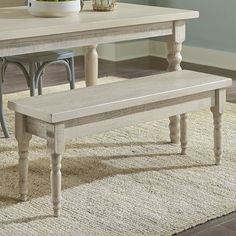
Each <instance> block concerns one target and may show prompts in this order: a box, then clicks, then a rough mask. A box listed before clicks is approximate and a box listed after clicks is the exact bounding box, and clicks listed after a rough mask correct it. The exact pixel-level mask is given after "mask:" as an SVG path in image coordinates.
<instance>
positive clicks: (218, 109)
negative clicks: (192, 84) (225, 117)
mask: <svg viewBox="0 0 236 236" xmlns="http://www.w3.org/2000/svg"><path fill="white" fill-rule="evenodd" d="M225 101H226V91H225V90H224V89H222V90H216V98H215V106H214V107H212V108H211V111H212V114H213V120H214V122H213V123H214V153H215V160H216V165H219V164H220V160H221V157H222V131H221V126H222V114H223V112H224V105H225Z"/></svg>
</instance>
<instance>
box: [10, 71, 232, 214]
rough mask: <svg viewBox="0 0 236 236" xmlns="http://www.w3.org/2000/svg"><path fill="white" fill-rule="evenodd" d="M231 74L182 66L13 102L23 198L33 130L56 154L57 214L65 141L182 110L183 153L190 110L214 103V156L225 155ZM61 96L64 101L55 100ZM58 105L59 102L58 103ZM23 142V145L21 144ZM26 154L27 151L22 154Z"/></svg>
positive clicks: (53, 156)
mask: <svg viewBox="0 0 236 236" xmlns="http://www.w3.org/2000/svg"><path fill="white" fill-rule="evenodd" d="M231 84H232V81H231V79H228V78H222V77H219V76H214V75H208V74H203V73H197V72H192V71H177V72H169V73H167V74H161V75H154V76H149V77H143V78H139V79H135V80H127V81H121V82H116V83H111V84H105V85H100V86H93V87H89V88H86V89H77V90H74V91H69V92H60V93H56V94H49V95H44V96H39V97H30V98H25V99H21V100H18V101H10V102H9V103H8V104H9V108H10V109H12V110H14V111H15V112H16V118H17V122H16V132H17V133H16V137H17V140H18V142H19V143H20V145H19V148H20V157H21V158H20V160H21V176H22V178H21V179H23V181H21V182H20V185H21V186H20V189H21V196H23V197H22V199H23V200H24V199H26V197H27V192H28V191H27V187H26V184H27V162H26V161H25V159H27V157H28V143H29V138H30V137H31V135H32V134H33V135H36V136H39V137H42V138H45V139H46V140H47V147H48V151H49V153H50V155H51V186H52V187H51V188H52V202H53V209H54V216H58V215H59V213H60V208H61V170H60V169H61V158H62V154H63V152H64V148H65V140H67V139H71V138H75V137H82V136H85V135H90V134H96V133H99V132H104V131H107V130H110V129H115V128H119V127H123V126H128V125H134V124H137V123H139V122H145V121H152V120H157V119H160V118H163V117H168V116H174V115H176V114H182V115H181V122H180V124H181V138H180V140H181V148H182V151H181V153H182V154H185V153H186V148H187V131H186V129H187V124H186V115H185V113H186V112H189V111H193V110H199V109H202V108H207V107H211V108H212V111H213V114H214V124H215V128H214V137H215V138H214V140H215V149H214V150H215V158H216V163H217V164H218V163H219V161H220V158H221V153H222V150H221V130H220V129H221V119H220V118H221V114H222V112H223V106H224V102H225V99H226V97H225V88H226V87H228V86H231ZM56 101H60V103H56ZM55 104H57V105H55ZM22 143H23V144H24V145H22ZM22 154H27V155H23V156H22Z"/></svg>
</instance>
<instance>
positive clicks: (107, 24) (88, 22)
mask: <svg viewBox="0 0 236 236" xmlns="http://www.w3.org/2000/svg"><path fill="white" fill-rule="evenodd" d="M198 16H199V13H198V12H197V11H192V10H181V9H173V8H162V7H156V6H146V5H136V4H127V3H118V8H117V10H115V11H111V12H95V11H93V10H92V3H91V2H90V1H86V2H85V6H84V9H83V11H81V12H80V13H79V14H78V15H76V16H73V17H67V18H39V17H34V16H31V15H30V14H29V12H28V11H27V7H10V8H1V9H0V57H5V56H12V55H20V54H26V53H34V52H43V51H51V50H58V49H69V48H78V47H87V50H86V53H85V78H86V85H87V86H92V85H96V83H97V78H98V54H97V45H99V44H105V43H115V42H121V41H128V40H136V39H144V38H151V37H159V36H167V37H166V38H167V47H168V55H167V60H168V62H169V66H168V69H167V70H168V71H177V70H181V66H180V63H181V60H182V56H181V49H182V43H183V42H184V41H185V35H186V20H188V19H193V18H197V17H198ZM169 127H170V138H171V142H173V143H177V142H178V141H179V118H178V116H173V117H170V126H169Z"/></svg>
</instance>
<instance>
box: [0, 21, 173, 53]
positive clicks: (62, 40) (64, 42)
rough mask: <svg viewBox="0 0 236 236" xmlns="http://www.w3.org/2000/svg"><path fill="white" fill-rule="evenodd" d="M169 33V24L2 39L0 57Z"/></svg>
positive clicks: (171, 31) (170, 27)
mask: <svg viewBox="0 0 236 236" xmlns="http://www.w3.org/2000/svg"><path fill="white" fill-rule="evenodd" d="M173 32H174V22H172V21H171V22H162V23H152V24H143V25H136V26H125V27H116V28H109V29H101V30H90V31H84V32H72V33H66V34H57V35H48V36H39V37H31V38H21V39H13V40H4V41H1V42H0V57H4V56H12V55H20V54H25V53H34V52H42V51H49V50H58V49H68V48H76V47H82V46H89V45H93V44H103V43H114V42H122V41H128V40H134V39H144V38H151V37H158V36H165V35H172V34H173Z"/></svg>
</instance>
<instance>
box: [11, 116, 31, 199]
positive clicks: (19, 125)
mask: <svg viewBox="0 0 236 236" xmlns="http://www.w3.org/2000/svg"><path fill="white" fill-rule="evenodd" d="M15 123H16V126H15V127H16V132H15V133H16V139H17V142H18V150H19V192H20V200H21V201H26V200H27V198H28V156H29V142H30V139H31V137H32V136H31V135H30V134H28V133H26V132H25V130H26V129H25V128H26V121H25V120H24V116H23V115H21V114H19V113H16V115H15Z"/></svg>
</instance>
